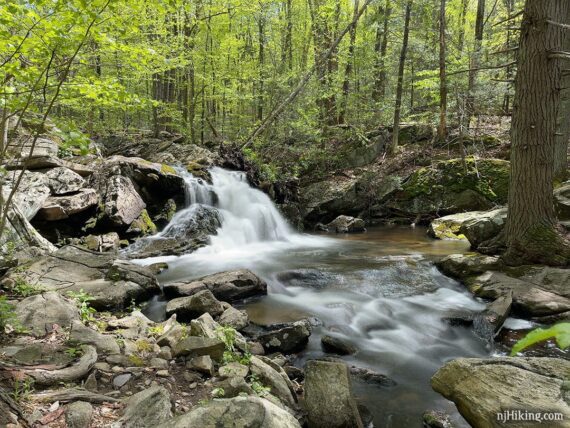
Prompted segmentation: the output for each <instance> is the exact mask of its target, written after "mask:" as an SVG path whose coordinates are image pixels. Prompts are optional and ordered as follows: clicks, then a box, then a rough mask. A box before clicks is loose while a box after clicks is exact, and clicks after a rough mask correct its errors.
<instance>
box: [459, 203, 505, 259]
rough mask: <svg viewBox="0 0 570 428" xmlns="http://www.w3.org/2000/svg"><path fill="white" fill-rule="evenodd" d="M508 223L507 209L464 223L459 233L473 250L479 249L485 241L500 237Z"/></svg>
mask: <svg viewBox="0 0 570 428" xmlns="http://www.w3.org/2000/svg"><path fill="white" fill-rule="evenodd" d="M506 221H507V209H506V208H499V209H496V210H492V211H487V212H485V213H482V214H481V215H480V216H477V217H474V218H472V219H469V220H466V221H464V222H463V223H462V224H461V227H460V229H459V233H461V234H463V235H464V236H465V237H466V238H467V239H468V240H469V243H470V244H471V248H473V249H478V248H479V247H480V246H481V244H483V243H484V242H485V241H488V240H490V239H492V238H495V237H496V236H497V235H499V234H500V233H501V231H502V230H503V228H504V227H505V222H506Z"/></svg>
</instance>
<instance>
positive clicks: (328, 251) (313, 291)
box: [139, 168, 490, 427]
mask: <svg viewBox="0 0 570 428" xmlns="http://www.w3.org/2000/svg"><path fill="white" fill-rule="evenodd" d="M211 176H212V184H211V185H210V184H207V183H204V182H202V181H201V180H198V179H195V178H193V177H191V176H188V177H187V183H188V192H187V200H188V204H189V207H188V208H187V209H186V210H183V211H181V212H179V213H178V214H177V215H176V216H175V218H174V219H173V220H172V222H171V224H170V225H169V226H168V227H167V228H166V229H165V230H168V228H175V227H179V226H180V225H181V223H183V222H184V221H186V220H185V219H187V218H188V216H191V213H192V210H193V209H194V208H193V207H195V206H196V204H205V205H213V206H215V207H216V208H217V209H218V210H219V211H220V213H221V216H222V226H221V228H220V229H219V230H218V232H217V234H216V235H215V236H212V237H211V241H210V245H208V246H206V247H204V248H201V249H199V250H197V251H195V252H194V253H191V254H186V255H183V256H180V257H160V258H153V259H145V260H141V261H139V262H141V263H144V264H148V263H154V262H157V261H165V262H167V263H168V265H169V269H168V270H166V271H165V272H164V273H162V274H161V275H160V277H159V279H160V281H161V283H163V284H164V283H167V282H170V281H177V280H188V279H192V278H197V277H200V276H203V275H206V274H211V273H216V272H221V271H225V270H232V269H240V268H247V269H250V270H252V271H253V272H255V273H256V274H257V275H259V276H260V277H262V278H263V279H265V280H266V281H267V283H268V285H269V294H268V296H265V297H262V298H258V299H254V300H251V301H249V302H245V303H244V304H243V307H244V308H245V309H246V310H247V311H248V313H249V316H250V319H251V320H252V321H254V322H257V323H261V324H270V323H274V322H284V321H295V320H298V319H300V318H303V317H307V316H311V317H316V318H317V319H318V320H319V321H320V325H318V326H317V327H315V328H314V330H313V334H312V335H311V338H310V342H309V345H308V347H307V349H306V350H305V351H304V352H302V353H300V354H299V355H297V356H296V357H295V361H294V363H295V364H296V365H299V366H302V365H303V364H304V362H305V361H306V360H307V359H310V358H315V357H322V356H324V355H325V354H324V353H323V351H322V350H321V346H320V337H321V336H322V335H323V334H325V333H326V334H332V335H334V336H336V337H339V338H342V339H344V340H345V341H348V342H350V343H352V344H353V345H354V346H356V347H357V348H358V350H359V351H358V352H357V353H356V354H355V355H353V356H349V357H342V358H343V359H344V360H345V361H346V362H347V363H349V364H351V365H355V366H359V367H364V368H369V369H372V370H374V371H376V372H379V373H383V374H385V375H387V376H389V377H390V378H392V379H393V380H394V381H395V382H396V383H397V385H396V386H390V387H387V386H379V385H373V384H367V383H362V382H360V381H355V385H354V386H355V388H354V389H355V394H356V395H357V397H358V399H359V401H360V402H361V403H363V404H364V405H365V406H366V407H367V408H368V409H369V410H370V412H371V413H372V416H373V421H374V426H376V427H414V426H418V427H419V426H421V422H420V421H421V414H422V413H423V412H424V411H425V410H429V409H441V410H445V411H448V412H449V413H451V414H452V415H453V418H454V419H456V422H458V424H459V426H464V425H465V426H466V424H465V422H464V421H462V420H461V419H460V417H459V415H458V414H457V412H456V410H455V408H454V406H453V404H452V403H450V402H448V401H446V400H445V399H443V398H442V397H441V396H439V395H438V394H436V393H435V392H433V391H432V389H431V387H430V384H429V380H430V377H431V376H432V375H433V373H434V372H435V371H436V370H437V369H438V368H439V367H441V366H442V365H443V364H444V363H445V362H447V361H449V360H451V359H453V358H456V357H479V356H488V355H489V353H490V350H489V349H488V348H487V346H486V344H485V343H484V342H483V341H482V340H480V339H478V338H477V337H476V336H475V335H474V334H473V332H472V331H471V329H469V328H465V327H458V326H454V327H452V326H450V325H449V324H447V323H446V322H444V321H442V318H443V317H445V316H446V315H449V314H451V313H453V312H457V311H460V312H461V311H468V312H469V311H479V310H481V309H482V308H483V307H484V305H483V304H482V303H480V302H478V301H476V300H474V299H473V298H472V297H471V296H470V294H469V293H467V292H466V291H465V290H464V288H463V287H462V286H461V285H459V284H458V283H457V282H455V281H453V280H451V279H449V278H446V277H445V276H443V275H441V274H440V273H439V272H438V271H437V269H436V268H435V267H434V265H433V263H432V260H433V258H434V257H436V256H443V255H446V254H452V253H458V252H465V251H467V250H468V246H467V245H466V244H465V243H464V242H460V241H437V240H431V239H429V238H427V237H426V234H425V229H422V228H415V229H414V228H409V227H379V228H372V229H370V230H369V231H368V232H366V233H363V234H358V235H307V234H299V233H296V232H294V231H293V230H292V229H291V228H290V227H289V225H288V224H287V222H286V221H285V220H284V219H283V217H282V216H281V215H280V213H279V211H278V210H277V209H276V207H275V206H274V205H273V203H272V202H271V200H270V199H269V197H268V196H267V195H265V194H264V193H262V192H260V191H259V190H256V189H253V188H251V187H250V186H249V185H248V184H247V182H246V180H245V176H244V175H243V174H242V173H239V172H230V171H226V170H223V169H220V168H214V169H212V170H211ZM171 230H172V229H171ZM163 233H164V232H163ZM147 313H148V315H149V316H151V317H152V318H155V319H161V318H162V317H163V316H164V302H161V301H160V298H159V299H155V300H154V301H153V302H151V304H150V305H149V307H148V309H147ZM331 393H334V391H331Z"/></svg>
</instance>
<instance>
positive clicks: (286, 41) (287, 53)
mask: <svg viewBox="0 0 570 428" xmlns="http://www.w3.org/2000/svg"><path fill="white" fill-rule="evenodd" d="M292 1H293V0H286V1H285V2H284V8H285V23H286V24H285V36H284V37H283V46H282V49H281V63H282V64H283V65H284V66H285V65H286V67H287V69H288V70H289V71H291V70H293V4H292Z"/></svg>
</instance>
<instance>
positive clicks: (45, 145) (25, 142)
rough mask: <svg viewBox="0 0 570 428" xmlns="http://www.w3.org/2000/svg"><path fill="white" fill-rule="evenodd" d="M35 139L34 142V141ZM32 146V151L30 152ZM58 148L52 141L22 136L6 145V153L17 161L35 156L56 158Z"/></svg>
mask: <svg viewBox="0 0 570 428" xmlns="http://www.w3.org/2000/svg"><path fill="white" fill-rule="evenodd" d="M34 139H35V141H34ZM32 145H33V146H34V147H33V151H32ZM58 151H59V147H58V145H57V143H56V142H55V141H53V140H50V139H48V138H44V137H38V138H35V137H32V136H22V137H21V138H20V139H15V140H14V139H12V140H11V142H10V143H8V148H7V152H8V153H10V154H12V155H13V156H14V157H16V158H18V159H28V158H31V157H37V156H57V154H58Z"/></svg>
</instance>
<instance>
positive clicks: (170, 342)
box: [156, 315, 186, 348]
mask: <svg viewBox="0 0 570 428" xmlns="http://www.w3.org/2000/svg"><path fill="white" fill-rule="evenodd" d="M185 335H186V330H185V328H183V327H182V325H180V323H178V322H177V321H176V315H172V316H171V317H170V318H169V319H168V321H166V323H165V324H164V327H163V331H162V335H161V336H160V337H159V338H158V339H157V340H156V343H157V344H158V345H159V346H168V347H170V348H172V347H174V345H175V344H176V343H178V342H179V341H180V340H181V339H182V337H184V336H185Z"/></svg>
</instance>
